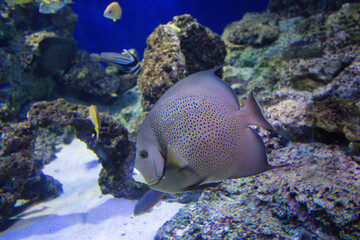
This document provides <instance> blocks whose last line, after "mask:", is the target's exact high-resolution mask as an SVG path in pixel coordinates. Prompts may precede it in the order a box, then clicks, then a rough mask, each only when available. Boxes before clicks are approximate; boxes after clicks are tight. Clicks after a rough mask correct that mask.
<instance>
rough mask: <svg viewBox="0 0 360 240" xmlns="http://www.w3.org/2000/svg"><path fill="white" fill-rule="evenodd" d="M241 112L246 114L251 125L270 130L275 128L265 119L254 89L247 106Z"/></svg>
mask: <svg viewBox="0 0 360 240" xmlns="http://www.w3.org/2000/svg"><path fill="white" fill-rule="evenodd" d="M240 114H245V115H246V117H247V119H248V121H249V122H248V124H249V125H256V126H259V127H262V128H265V129H268V130H273V129H274V128H273V126H271V124H270V123H269V122H268V121H267V120H266V119H265V117H264V115H263V114H262V110H261V107H260V105H259V103H258V102H257V101H256V99H255V97H254V93H253V90H251V91H250V93H249V95H248V98H247V100H246V103H245V106H244V107H243V108H242V109H241V112H240Z"/></svg>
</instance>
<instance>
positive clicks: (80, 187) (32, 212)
mask: <svg viewBox="0 0 360 240" xmlns="http://www.w3.org/2000/svg"><path fill="white" fill-rule="evenodd" d="M100 169H101V166H100V164H99V163H98V161H97V156H96V155H95V154H94V153H93V152H92V151H90V150H88V149H87V148H86V145H85V144H84V143H83V142H81V141H80V140H78V139H75V140H74V141H73V142H72V143H71V144H70V145H65V146H63V148H62V150H61V151H60V152H59V153H58V154H57V159H56V160H55V161H53V162H51V163H50V164H49V165H47V166H46V167H45V168H44V173H45V174H47V175H50V176H53V177H54V178H56V179H58V180H59V181H60V182H61V183H62V184H63V190H64V193H63V194H62V195H61V196H60V197H58V198H56V199H53V200H50V201H47V202H43V203H38V204H36V205H33V206H31V207H30V208H28V209H27V210H26V211H25V212H24V213H22V217H21V218H20V220H19V221H17V222H16V223H15V224H14V225H12V226H11V227H10V228H9V229H7V230H6V231H4V232H2V233H0V239H4V240H5V239H6V240H17V239H36V240H50V239H77V240H81V239H94V240H101V239H107V240H108V239H129V240H131V239H153V238H154V236H155V234H156V232H157V230H158V229H159V228H160V227H161V226H162V225H163V224H164V223H165V222H166V221H167V220H169V219H170V218H171V217H172V216H174V215H175V214H176V213H177V212H178V210H179V209H180V208H181V207H182V206H183V205H182V204H178V203H166V202H161V204H160V205H159V206H156V207H155V208H154V210H153V211H152V212H151V213H149V214H144V215H141V216H138V217H134V216H133V213H132V212H133V209H134V206H135V204H136V202H137V201H131V200H127V199H115V198H113V197H112V196H111V195H101V192H100V189H99V187H98V184H97V180H98V176H99V171H100Z"/></svg>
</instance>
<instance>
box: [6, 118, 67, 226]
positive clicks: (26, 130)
mask: <svg viewBox="0 0 360 240" xmlns="http://www.w3.org/2000/svg"><path fill="white" fill-rule="evenodd" d="M33 131H34V128H33V127H32V126H31V125H30V124H28V123H26V122H23V123H13V124H5V123H2V124H0V134H1V140H0V144H1V149H0V228H2V227H3V224H5V221H6V219H7V218H9V217H10V216H11V215H12V214H13V213H14V212H15V210H16V209H15V208H14V206H15V203H16V202H17V201H20V200H23V201H24V202H30V203H31V202H33V201H41V200H45V199H47V198H51V197H57V196H58V195H60V194H61V192H62V187H61V183H59V182H58V181H57V180H55V179H53V178H52V177H51V176H47V175H45V174H44V173H43V172H42V171H41V169H42V167H43V164H42V162H41V161H38V160H37V159H36V157H35V155H34V144H35V138H36V135H35V134H34V133H33Z"/></svg>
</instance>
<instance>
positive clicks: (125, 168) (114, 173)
mask: <svg viewBox="0 0 360 240" xmlns="http://www.w3.org/2000/svg"><path fill="white" fill-rule="evenodd" d="M28 118H29V122H30V123H31V125H32V126H33V127H34V128H44V129H47V130H49V131H50V132H53V133H55V132H62V131H63V130H61V129H62V128H65V127H72V128H73V129H74V130H75V135H76V137H77V138H79V139H80V140H82V141H84V142H85V143H86V144H87V146H88V148H89V149H91V150H93V151H94V152H95V154H96V155H97V156H98V157H99V159H100V162H101V164H102V167H103V169H102V170H101V172H100V179H99V185H100V188H101V191H102V193H103V194H112V195H114V196H115V197H124V198H129V199H136V198H139V197H140V196H141V195H142V194H143V193H144V192H145V191H146V190H148V187H147V186H145V185H143V184H140V183H136V182H135V181H134V180H133V178H132V164H133V158H134V156H133V148H134V145H133V143H131V142H130V141H129V140H128V137H127V131H126V129H125V128H124V127H123V126H121V125H120V124H118V123H116V122H115V121H114V120H113V119H112V118H111V117H110V116H108V115H104V114H100V118H101V128H100V137H99V141H96V139H95V136H94V126H93V124H92V123H91V121H90V119H89V111H88V108H87V107H86V106H83V105H79V104H71V103H68V102H66V101H65V100H64V99H58V100H56V101H52V102H38V103H36V104H34V105H33V107H32V108H31V109H30V111H29V112H28Z"/></svg>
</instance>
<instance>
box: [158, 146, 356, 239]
mask: <svg viewBox="0 0 360 240" xmlns="http://www.w3.org/2000/svg"><path fill="white" fill-rule="evenodd" d="M269 161H270V162H285V161H286V162H289V163H290V165H289V166H286V167H283V168H280V169H276V170H272V171H268V172H265V173H263V174H260V175H257V176H253V177H248V178H243V179H236V180H228V181H226V182H224V183H222V184H221V185H219V186H217V187H214V188H209V189H206V190H204V191H203V193H202V195H201V196H200V198H199V201H198V202H196V203H191V204H189V205H187V206H186V207H184V208H182V209H181V210H180V211H179V213H177V214H176V215H175V216H174V217H173V218H172V219H171V220H170V221H168V222H166V223H165V224H164V226H163V227H162V228H160V229H159V231H158V233H157V236H156V237H155V239H219V238H221V239H250V238H251V239H264V238H269V239H270V238H276V239H295V238H297V239H359V238H360V193H359V191H358V189H359V187H360V178H359V176H360V167H359V165H358V164H357V163H356V162H354V161H353V160H352V158H351V157H350V156H349V155H347V154H346V153H344V152H343V151H342V150H340V149H339V148H338V147H332V146H326V145H323V144H302V143H293V144H290V145H289V146H287V147H285V148H279V149H276V150H273V151H272V152H271V153H270V154H269ZM306 236H307V237H308V238H304V237H306Z"/></svg>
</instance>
